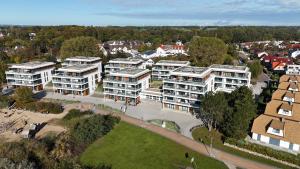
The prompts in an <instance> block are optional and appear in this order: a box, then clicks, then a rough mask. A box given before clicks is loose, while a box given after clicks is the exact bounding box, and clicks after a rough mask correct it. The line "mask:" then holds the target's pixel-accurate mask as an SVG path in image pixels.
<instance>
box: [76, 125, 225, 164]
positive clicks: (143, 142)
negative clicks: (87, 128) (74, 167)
mask: <svg viewBox="0 0 300 169" xmlns="http://www.w3.org/2000/svg"><path fill="white" fill-rule="evenodd" d="M186 152H188V153H189V158H188V159H187V158H186V157H185V153H186ZM192 156H193V157H194V158H195V164H196V166H197V168H199V169H200V168H210V169H214V168H215V169H223V168H227V167H226V166H225V165H224V164H223V163H222V162H220V161H216V160H214V159H212V158H209V157H206V156H203V155H200V154H197V153H195V152H193V151H191V150H189V149H188V148H186V147H184V146H181V145H178V144H177V143H175V142H173V141H171V140H169V139H166V138H164V137H162V136H159V135H157V134H155V133H152V132H150V131H147V130H145V129H143V128H139V127H135V126H133V125H130V124H128V123H125V122H120V124H118V125H117V126H116V128H115V129H113V130H112V131H111V132H110V133H109V134H108V135H106V136H104V137H103V138H101V139H99V140H97V141H96V142H94V143H93V144H92V145H90V146H89V147H88V148H87V149H86V150H85V152H84V153H83V154H82V155H81V157H80V161H81V162H82V163H83V164H87V165H97V164H103V163H104V164H111V165H112V168H114V169H174V168H185V167H186V166H192V165H191V163H190V159H191V157H192Z"/></svg>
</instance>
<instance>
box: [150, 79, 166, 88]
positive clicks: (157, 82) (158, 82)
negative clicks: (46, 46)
mask: <svg viewBox="0 0 300 169" xmlns="http://www.w3.org/2000/svg"><path fill="white" fill-rule="evenodd" d="M162 84H163V82H162V81H161V80H152V82H151V83H150V87H151V88H160V87H161V86H162Z"/></svg>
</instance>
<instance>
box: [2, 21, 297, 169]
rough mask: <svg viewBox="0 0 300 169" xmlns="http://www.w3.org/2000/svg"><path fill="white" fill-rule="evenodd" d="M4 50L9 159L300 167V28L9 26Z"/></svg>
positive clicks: (92, 164)
mask: <svg viewBox="0 0 300 169" xmlns="http://www.w3.org/2000/svg"><path fill="white" fill-rule="evenodd" d="M266 33H268V34H266ZM0 58H1V60H0V81H1V89H2V93H1V96H0V107H1V110H0V140H1V144H0V168H1V164H3V166H4V165H5V166H6V167H7V168H9V166H13V165H14V166H19V167H17V168H30V169H31V168H32V169H33V168H46V169H48V168H76V167H79V168H83V169H85V168H86V169H88V168H95V169H96V168H97V169H98V168H99V169H100V168H101V169H110V168H120V169H123V168H124V169H129V168H184V169H188V168H193V169H197V168H216V169H219V168H230V169H231V168H249V169H252V168H253V169H255V168H259V169H262V168H300V167H299V166H300V156H299V152H300V93H299V92H300V60H299V59H300V28H299V27H92V26H91V27H82V26H57V27H55V26H53V27H50V26H47V27H40V26H38V27H35V26H32V27H31V26H28V27H19V26H10V27H6V26H3V27H1V29H0ZM47 159H49V160H47Z"/></svg>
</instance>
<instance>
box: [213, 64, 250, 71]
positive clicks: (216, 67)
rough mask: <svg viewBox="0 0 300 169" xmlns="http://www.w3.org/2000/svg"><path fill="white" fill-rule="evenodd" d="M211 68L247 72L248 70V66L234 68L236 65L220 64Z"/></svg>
mask: <svg viewBox="0 0 300 169" xmlns="http://www.w3.org/2000/svg"><path fill="white" fill-rule="evenodd" d="M210 68H215V69H228V70H242V71H246V70H247V69H248V67H247V66H234V65H220V64H213V65H211V66H210Z"/></svg>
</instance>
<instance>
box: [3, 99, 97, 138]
mask: <svg viewBox="0 0 300 169" xmlns="http://www.w3.org/2000/svg"><path fill="white" fill-rule="evenodd" d="M93 107H94V106H93V105H92V104H86V103H85V104H81V103H76V104H69V105H66V106H65V107H64V111H63V112H62V113H60V114H42V113H38V112H31V111H25V110H18V109H12V110H8V109H1V110H0V137H2V138H5V140H6V141H17V140H19V139H20V138H21V134H20V133H19V134H15V131H16V130H17V129H19V128H26V127H28V126H29V125H30V124H32V123H47V124H46V125H45V126H44V127H43V128H42V129H41V130H40V131H39V132H38V133H37V134H36V138H42V137H44V136H45V135H47V133H54V134H59V133H61V132H64V131H66V129H65V128H64V127H62V126H59V125H57V124H54V123H53V122H52V121H54V120H55V119H61V118H63V117H64V116H65V115H66V114H67V113H68V112H69V110H71V109H81V110H88V109H92V108H93ZM4 126H7V127H4ZM5 128H6V130H5Z"/></svg>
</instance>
